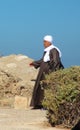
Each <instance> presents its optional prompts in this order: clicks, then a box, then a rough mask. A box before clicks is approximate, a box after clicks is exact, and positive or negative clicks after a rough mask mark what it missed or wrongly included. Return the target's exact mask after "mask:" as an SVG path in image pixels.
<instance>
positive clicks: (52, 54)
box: [30, 35, 64, 108]
mask: <svg viewBox="0 0 80 130" xmlns="http://www.w3.org/2000/svg"><path fill="white" fill-rule="evenodd" d="M43 43H44V53H43V57H42V58H41V59H40V60H38V61H34V62H32V63H30V66H34V67H35V68H36V69H37V68H39V67H40V69H39V73H38V76H37V79H36V82H35V86H34V90H33V96H32V100H31V106H33V107H34V108H41V107H42V104H41V102H42V100H43V98H44V90H43V89H41V86H40V81H41V80H43V79H44V75H45V74H49V73H50V72H52V71H56V70H58V69H60V68H64V67H63V65H62V63H61V60H60V58H61V52H60V50H59V49H58V48H57V47H55V46H54V45H53V44H52V43H53V37H52V36H51V35H46V36H45V37H44V39H43Z"/></svg>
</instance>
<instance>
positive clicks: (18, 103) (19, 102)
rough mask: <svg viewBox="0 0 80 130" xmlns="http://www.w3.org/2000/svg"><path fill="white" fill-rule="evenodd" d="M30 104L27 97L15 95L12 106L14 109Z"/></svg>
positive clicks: (24, 107) (26, 106) (25, 107)
mask: <svg viewBox="0 0 80 130" xmlns="http://www.w3.org/2000/svg"><path fill="white" fill-rule="evenodd" d="M29 104H30V99H29V97H22V96H15V101H14V108H15V109H27V108H28V107H29Z"/></svg>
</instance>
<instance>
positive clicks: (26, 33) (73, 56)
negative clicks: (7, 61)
mask: <svg viewBox="0 0 80 130" xmlns="http://www.w3.org/2000/svg"><path fill="white" fill-rule="evenodd" d="M46 34H50V35H52V36H53V38H54V44H55V45H56V46H57V47H59V48H60V50H61V51H62V61H63V64H64V66H65V67H69V66H72V65H80V0H0V54H3V55H10V54H24V55H27V56H29V57H30V58H33V59H35V60H37V59H39V58H41V57H42V53H43V49H44V48H43V37H44V36H45V35H46Z"/></svg>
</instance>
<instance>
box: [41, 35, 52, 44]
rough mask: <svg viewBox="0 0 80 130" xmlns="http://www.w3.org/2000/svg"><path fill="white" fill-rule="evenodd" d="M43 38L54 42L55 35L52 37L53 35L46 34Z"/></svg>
mask: <svg viewBox="0 0 80 130" xmlns="http://www.w3.org/2000/svg"><path fill="white" fill-rule="evenodd" d="M43 40H44V41H48V42H50V43H52V42H53V37H52V36H51V35H46V36H45V37H44V38H43Z"/></svg>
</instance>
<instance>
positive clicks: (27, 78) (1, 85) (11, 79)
mask: <svg viewBox="0 0 80 130" xmlns="http://www.w3.org/2000/svg"><path fill="white" fill-rule="evenodd" d="M32 61H33V59H31V58H29V57H27V56H25V55H9V56H4V57H0V102H1V103H0V106H3V105H4V104H5V105H4V106H7V105H9V107H12V106H14V104H16V103H14V100H17V99H16V96H19V97H20V96H21V100H20V101H21V102H23V101H22V99H23V98H24V97H25V102H26V105H24V104H25V103H24V104H23V107H24V108H25V107H29V105H30V99H31V97H32V92H33V87H34V83H35V82H34V81H32V79H36V76H37V73H38V70H36V69H35V68H34V67H30V66H29V64H30V63H31V62H32ZM22 97H23V98H22ZM6 99H7V101H6ZM9 99H11V100H10V101H9ZM3 101H4V103H2V102H3ZM11 101H12V102H11ZM1 104H2V105H1ZM17 105H18V104H17ZM19 105H20V104H19ZM14 107H16V106H14ZM16 108H20V106H19V107H18V106H17V107H16Z"/></svg>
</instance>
